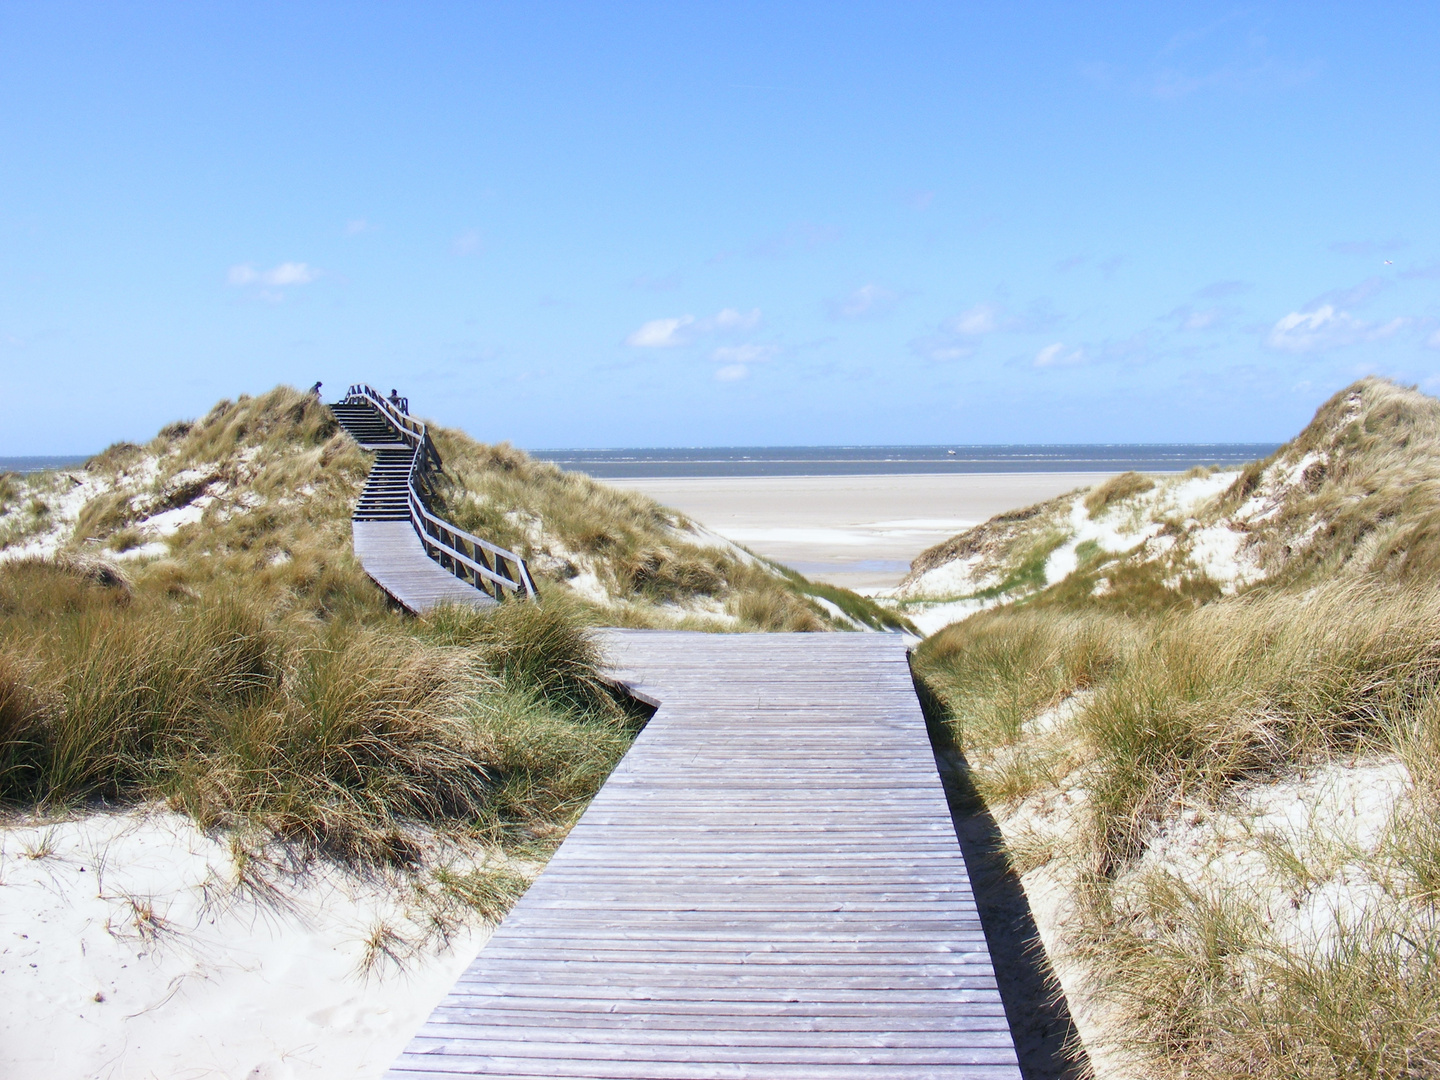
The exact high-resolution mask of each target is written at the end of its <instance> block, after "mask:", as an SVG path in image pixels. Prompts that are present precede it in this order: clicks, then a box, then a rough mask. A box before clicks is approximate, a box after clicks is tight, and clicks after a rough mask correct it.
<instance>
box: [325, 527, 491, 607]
mask: <svg viewBox="0 0 1440 1080" xmlns="http://www.w3.org/2000/svg"><path fill="white" fill-rule="evenodd" d="M351 529H352V530H353V535H354V538H355V557H356V558H358V559H359V560H360V565H361V566H363V567H364V568H365V573H367V574H369V575H370V577H371V578H373V579H374V581H375V584H377V585H379V586H380V587H381V588H382V589H384V590H385V591H386V592H387V593H389V594H390V596H391V597H393V598H394V599H395V600H396V601H397V602H398V603H400V604H402V605H403V606H404V607H405V608H407V609H408V610H410V611H414V612H417V613H421V614H423V613H424V612H427V611H429V610H430V609H431V608H433V607H435V606H436V605H437V604H441V603H452V604H464V605H466V606H468V607H494V606H495V601H494V600H492V599H491V598H490V597H488V596H486V595H485V594H484V593H483V592H481V591H480V590H479V589H477V588H475V587H474V586H473V585H470V584H469V583H467V582H464V581H461V580H460V579H459V578H457V577H456V576H455V575H454V574H452V573H450V571H448V570H446V569H445V568H444V567H443V566H441V565H440V564H439V563H437V562H436V561H435V560H434V559H432V558H430V556H429V555H427V554H426V553H425V545H424V544H422V543H421V542H420V536H419V534H418V533H417V532H416V531H415V526H413V525H412V524H410V522H409V521H353V522H351Z"/></svg>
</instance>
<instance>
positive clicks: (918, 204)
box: [905, 191, 935, 212]
mask: <svg viewBox="0 0 1440 1080" xmlns="http://www.w3.org/2000/svg"><path fill="white" fill-rule="evenodd" d="M934 201H935V192H933V191H912V192H910V194H908V195H906V196H905V205H906V206H908V207H910V209H911V210H919V211H922V212H923V211H925V210H929V209H930V204H931V203H933V202H934Z"/></svg>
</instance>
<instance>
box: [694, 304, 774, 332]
mask: <svg viewBox="0 0 1440 1080" xmlns="http://www.w3.org/2000/svg"><path fill="white" fill-rule="evenodd" d="M759 325H760V309H759V308H754V309H752V310H751V311H744V312H742V311H737V310H735V309H734V308H728V307H727V308H724V309H722V310H721V311H720V312H718V313H717V314H716V315H715V317H714V318H713V319H701V320H700V324H699V327H698V328H699V329H700V330H701V331H708V330H712V329H713V330H753V329H755V327H757V326H759Z"/></svg>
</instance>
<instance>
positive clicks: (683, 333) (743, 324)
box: [625, 308, 760, 349]
mask: <svg viewBox="0 0 1440 1080" xmlns="http://www.w3.org/2000/svg"><path fill="white" fill-rule="evenodd" d="M759 325H760V309H759V308H754V309H752V310H750V311H741V310H739V309H738V308H722V309H721V310H719V311H717V312H716V313H715V314H714V315H711V316H709V317H708V318H704V319H697V318H696V317H695V316H694V315H675V316H672V317H670V318H665V319H651V320H650V321H649V322H647V323H644V324H643V325H642V326H640V328H639V329H637V330H635V331H633V332H632V333H630V334H629V335H628V336H627V337H626V338H625V344H626V345H632V346H634V347H636V348H639V349H670V348H675V347H678V346H681V345H689V344H691V343H692V342H694V341H695V340H696V339H697V338H699V337H702V336H704V335H706V334H734V333H741V332H743V331H746V330H753V329H755V327H757V326H759Z"/></svg>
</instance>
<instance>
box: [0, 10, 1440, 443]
mask: <svg viewBox="0 0 1440 1080" xmlns="http://www.w3.org/2000/svg"><path fill="white" fill-rule="evenodd" d="M1437 31H1440V7H1437V6H1436V5H1433V4H1427V5H1422V4H1395V5H1359V4H1351V5H1327V4H1320V3H1307V4H1303V5H1299V4H1297V5H1289V6H1277V5H1256V6H1247V7H1231V6H1220V5H1210V4H1133V5H1100V4H1086V5H1079V4H1025V3H1019V4H1013V5H997V4H987V5H980V4H974V5H960V4H950V5H929V4H919V3H915V4H893V3H891V4H825V5H820V4H813V5H812V4H803V3H793V4H786V5H775V4H769V3H766V4H759V3H757V4H740V3H734V4H724V5H720V4H685V5H676V4H670V3H665V4H653V5H640V4H623V5H622V4H606V5H597V4H576V5H558V4H540V5H537V4H515V5H482V4H454V5H450V4H440V3H430V4H364V3H359V4H357V3H347V4H333V5H331V4H320V3H308V4H279V3H245V4H224V5H222V4H211V3H184V4H129V5H123V6H122V5H110V4H104V5H102V4H94V5H74V4H65V3H46V4H33V3H26V4H13V3H0V409H3V416H4V420H5V422H4V424H3V426H0V453H6V454H23V453H37V454H38V453H66V452H86V451H91V450H95V449H98V448H99V447H101V446H104V445H105V444H107V443H109V442H111V441H113V440H115V439H120V438H128V439H143V438H146V437H148V436H149V435H151V434H153V433H154V431H155V430H156V429H157V428H158V427H159V426H160V425H162V424H164V423H166V422H168V421H169V420H172V419H175V418H178V417H185V416H194V415H197V414H200V413H203V412H204V411H205V410H206V409H207V408H208V407H209V406H210V404H212V403H213V402H214V401H215V400H216V399H218V398H221V397H233V396H235V395H237V394H239V393H242V392H250V393H254V392H257V391H262V390H264V389H266V388H268V387H270V386H273V385H274V384H276V383H277V382H288V383H291V384H293V385H297V386H307V385H309V384H310V383H312V382H314V381H315V380H316V379H323V380H324V382H325V384H326V390H327V393H328V392H329V391H331V390H336V391H338V390H339V389H341V388H342V387H343V386H344V385H345V384H347V383H348V382H350V381H354V380H365V381H369V382H372V383H374V384H375V385H377V386H379V387H381V388H382V389H384V390H388V389H389V388H390V387H391V386H396V387H398V388H400V389H401V391H402V392H407V393H409V395H410V396H411V399H412V401H413V403H414V406H415V408H416V409H417V411H419V412H421V413H423V414H425V415H429V416H432V417H434V418H435V419H437V420H439V421H441V422H443V423H447V424H455V425H459V426H462V427H464V428H466V429H467V430H468V431H470V432H471V433H472V434H474V435H475V436H477V437H479V438H482V439H487V440H499V439H510V440H511V441H513V442H515V443H517V444H518V445H521V446H527V447H534V448H541V447H572V446H685V445H713V444H837V443H851V444H853V443H937V442H938V443H944V442H965V443H977V442H1121V441H1231V440H1233V441H1250V440H1255V441H1262V440H1279V439H1283V438H1285V437H1287V436H1289V435H1290V434H1292V433H1293V432H1294V431H1295V430H1297V429H1298V428H1299V427H1300V426H1301V425H1302V424H1303V423H1304V421H1305V420H1306V419H1307V418H1308V417H1309V415H1310V413H1311V412H1312V411H1313V409H1314V408H1315V406H1316V405H1317V404H1318V403H1319V402H1320V401H1322V400H1323V399H1324V398H1325V397H1326V396H1328V395H1329V394H1330V393H1332V392H1334V390H1336V389H1338V388H1339V387H1340V386H1343V385H1344V384H1345V383H1347V382H1348V381H1350V380H1351V379H1353V378H1355V377H1357V376H1359V375H1362V374H1365V373H1369V372H1379V373H1382V374H1387V375H1390V376H1392V377H1395V378H1398V379H1401V380H1404V381H1407V382H1418V383H1419V384H1420V385H1421V386H1422V387H1424V388H1428V389H1437V388H1440V215H1437V208H1440V201H1437V195H1440V160H1437V159H1440V63H1437V61H1436V57H1437V55H1440V52H1437V46H1440V33H1437Z"/></svg>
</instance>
